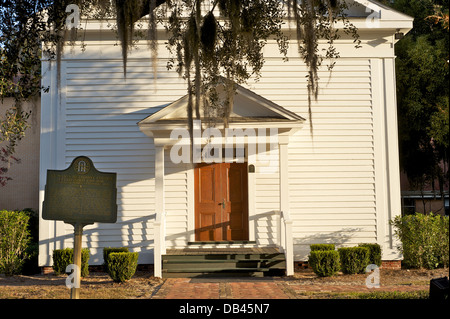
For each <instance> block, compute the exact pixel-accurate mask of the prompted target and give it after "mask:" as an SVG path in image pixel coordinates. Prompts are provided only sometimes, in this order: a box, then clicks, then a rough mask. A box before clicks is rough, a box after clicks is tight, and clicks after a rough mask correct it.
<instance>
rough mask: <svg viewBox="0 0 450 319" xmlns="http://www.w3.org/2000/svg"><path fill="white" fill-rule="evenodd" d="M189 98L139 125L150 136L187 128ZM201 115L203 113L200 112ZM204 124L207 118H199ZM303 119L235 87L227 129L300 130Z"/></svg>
mask: <svg viewBox="0 0 450 319" xmlns="http://www.w3.org/2000/svg"><path fill="white" fill-rule="evenodd" d="M188 99H189V96H188V95H185V96H183V97H181V98H180V99H178V100H176V101H174V102H172V103H170V104H169V105H167V106H165V107H164V108H162V109H161V110H159V111H157V112H155V113H153V114H152V115H150V116H148V117H146V118H145V119H143V120H142V121H140V122H138V125H139V128H140V129H141V131H143V132H144V133H145V134H147V135H149V136H153V133H152V132H154V131H168V130H173V129H175V128H186V127H187V124H188V116H187V105H188ZM201 113H203V112H201ZM201 120H202V121H203V122H204V123H207V122H208V119H206V118H201ZM304 121H305V119H304V118H303V117H301V116H300V115H298V114H296V113H294V112H292V111H289V110H287V109H286V108H284V107H282V106H280V105H278V104H276V103H274V102H272V101H270V100H268V99H266V98H264V97H262V96H261V95H258V94H256V93H255V92H253V91H251V90H249V89H246V88H244V87H243V86H241V85H237V89H236V95H235V97H234V105H233V109H232V112H231V114H230V118H229V127H230V128H237V127H240V128H271V127H277V128H279V129H292V128H300V127H301V126H302V124H303V122H304ZM214 123H215V126H216V127H217V128H219V129H220V128H223V122H222V121H221V120H220V119H214Z"/></svg>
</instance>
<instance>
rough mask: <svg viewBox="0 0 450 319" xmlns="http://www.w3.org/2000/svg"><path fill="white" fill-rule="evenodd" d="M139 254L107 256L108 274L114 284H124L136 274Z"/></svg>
mask: <svg viewBox="0 0 450 319" xmlns="http://www.w3.org/2000/svg"><path fill="white" fill-rule="evenodd" d="M138 257H139V253H137V252H135V253H132V252H117V253H114V252H111V253H110V254H109V255H108V264H107V265H108V266H107V267H108V274H109V276H110V277H111V278H112V280H114V281H115V282H125V281H127V280H129V279H131V277H133V275H134V273H135V272H136V268H137V263H138Z"/></svg>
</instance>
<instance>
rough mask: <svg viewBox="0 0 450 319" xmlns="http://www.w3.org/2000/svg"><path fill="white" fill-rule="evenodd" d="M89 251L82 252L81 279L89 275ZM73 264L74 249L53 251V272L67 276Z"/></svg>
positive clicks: (83, 250)
mask: <svg viewBox="0 0 450 319" xmlns="http://www.w3.org/2000/svg"><path fill="white" fill-rule="evenodd" d="M88 261H89V249H88V248H83V249H82V250H81V277H87V276H88V275H89V264H88ZM70 264H73V249H72V248H65V249H55V250H54V251H53V271H54V272H55V273H56V274H57V275H61V274H65V273H66V268H67V266H68V265H70Z"/></svg>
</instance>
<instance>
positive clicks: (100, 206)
mask: <svg viewBox="0 0 450 319" xmlns="http://www.w3.org/2000/svg"><path fill="white" fill-rule="evenodd" d="M116 198H117V191H116V173H104V172H99V171H98V170H97V169H95V167H94V164H93V163H92V161H91V160H90V159H89V158H88V157H86V156H79V157H77V158H75V159H74V160H73V161H72V164H71V165H70V166H69V168H67V169H65V170H48V171H47V183H46V186H45V198H44V205H43V212H42V218H44V219H50V220H62V221H64V222H66V223H69V224H75V223H80V224H92V223H95V222H98V223H115V222H116V220H117V204H116Z"/></svg>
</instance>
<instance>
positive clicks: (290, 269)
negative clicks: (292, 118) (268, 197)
mask: <svg viewBox="0 0 450 319" xmlns="http://www.w3.org/2000/svg"><path fill="white" fill-rule="evenodd" d="M288 144H289V135H281V134H280V135H279V136H278V151H279V155H278V156H279V162H280V212H281V214H282V216H280V219H281V218H282V220H280V222H282V223H284V225H280V229H283V231H282V232H281V234H280V236H281V238H280V239H281V246H282V247H283V248H284V254H285V256H286V275H287V276H292V275H294V246H293V238H292V220H291V219H290V217H289V216H290V214H289V179H288V165H289V162H288Z"/></svg>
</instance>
